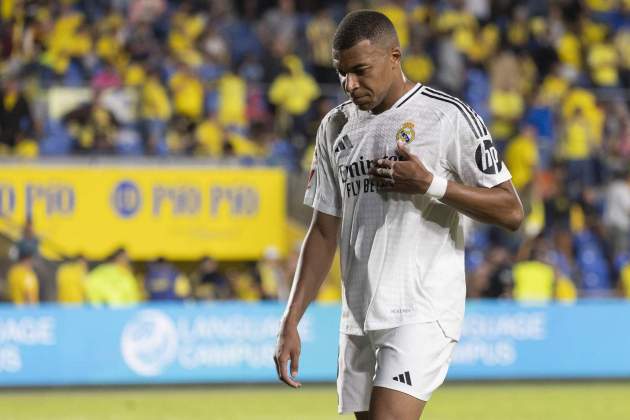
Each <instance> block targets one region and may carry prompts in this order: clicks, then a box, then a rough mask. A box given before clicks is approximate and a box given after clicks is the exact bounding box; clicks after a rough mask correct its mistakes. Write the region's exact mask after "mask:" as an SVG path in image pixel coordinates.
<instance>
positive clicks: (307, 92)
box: [269, 55, 320, 132]
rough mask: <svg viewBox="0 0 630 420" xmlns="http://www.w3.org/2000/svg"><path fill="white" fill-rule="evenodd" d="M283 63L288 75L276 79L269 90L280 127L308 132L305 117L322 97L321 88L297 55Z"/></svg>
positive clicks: (289, 56) (290, 56) (281, 75)
mask: <svg viewBox="0 0 630 420" xmlns="http://www.w3.org/2000/svg"><path fill="white" fill-rule="evenodd" d="M283 63H284V65H285V67H286V68H287V72H286V73H282V74H280V75H279V76H278V77H276V78H275V79H274V81H273V82H272V83H271V86H270V88H269V100H270V101H271V103H272V104H274V105H276V106H277V107H278V112H277V118H278V120H279V121H277V123H278V126H279V127H281V128H283V129H284V130H282V129H281V131H284V132H288V131H289V130H291V128H293V129H297V130H298V131H300V132H305V131H306V127H305V125H306V121H304V120H303V119H302V118H300V117H302V116H304V115H305V114H306V113H307V112H308V110H309V109H310V107H311V104H312V103H313V101H314V100H315V99H317V98H318V97H319V95H320V90H319V86H318V85H317V83H316V82H315V79H313V77H312V76H311V75H310V74H308V73H306V72H305V71H304V67H303V65H302V61H301V60H300V59H299V58H298V57H297V56H295V55H288V56H286V57H285V58H284V60H283Z"/></svg>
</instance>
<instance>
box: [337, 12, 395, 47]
mask: <svg viewBox="0 0 630 420" xmlns="http://www.w3.org/2000/svg"><path fill="white" fill-rule="evenodd" d="M365 39H368V40H370V42H372V43H377V42H382V41H385V40H394V41H395V43H396V44H398V36H397V35H396V29H395V28H394V24H393V23H392V21H391V20H389V18H388V17H387V16H385V15H384V14H382V13H380V12H376V11H374V10H356V11H354V12H350V13H348V14H347V15H346V16H345V17H344V18H343V19H342V20H341V22H340V23H339V26H337V31H335V37H334V38H333V49H334V50H337V51H341V50H347V49H348V48H352V47H354V46H355V45H356V44H357V43H359V42H361V41H363V40H365Z"/></svg>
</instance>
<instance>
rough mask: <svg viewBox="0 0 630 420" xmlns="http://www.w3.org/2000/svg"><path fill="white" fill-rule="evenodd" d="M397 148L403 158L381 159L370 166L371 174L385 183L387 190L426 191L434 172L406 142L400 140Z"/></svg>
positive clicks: (381, 182) (404, 191)
mask: <svg viewBox="0 0 630 420" xmlns="http://www.w3.org/2000/svg"><path fill="white" fill-rule="evenodd" d="M397 149H398V154H399V156H400V157H401V160H398V161H396V160H389V159H379V160H378V161H377V162H376V165H375V166H372V167H371V168H370V171H369V174H370V175H372V176H373V177H374V178H375V179H376V180H377V181H378V182H379V184H381V185H383V189H384V190H385V191H392V192H402V193H409V194H424V193H426V192H427V189H428V188H429V185H431V181H432V180H433V174H431V172H429V171H428V170H427V168H426V167H425V166H424V165H423V164H422V162H421V161H420V159H418V157H417V156H415V155H414V154H412V153H411V152H410V151H409V149H408V148H407V146H406V145H405V144H404V143H402V142H398V143H397Z"/></svg>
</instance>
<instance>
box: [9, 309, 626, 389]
mask: <svg viewBox="0 0 630 420" xmlns="http://www.w3.org/2000/svg"><path fill="white" fill-rule="evenodd" d="M283 309H284V308H283V306H282V305H281V304H273V303H257V304H247V303H211V304H190V305H188V304H184V305H179V304H161V305H142V306H137V307H133V308H124V309H123V308H121V309H106V308H89V307H74V308H68V307H60V306H54V305H42V306H40V307H37V308H15V307H13V306H9V305H6V306H0V386H3V387H19V386H49V385H79V384H87V385H101V384H144V383H151V384H155V383H165V384H166V383H213V382H216V383H229V382H234V383H245V382H269V381H275V380H276V374H275V368H274V364H273V360H272V355H273V350H274V346H275V341H276V334H277V328H278V324H279V320H280V317H281V315H282V312H283ZM628 319H630V303H628V302H622V301H597V302H585V303H580V304H577V305H559V304H552V305H545V306H523V305H519V304H516V303H513V302H503V303H502V302H472V303H469V304H468V306H467V314H466V321H465V324H464V335H463V337H462V339H461V341H460V343H459V344H458V345H457V347H456V350H455V353H454V355H453V362H452V365H451V369H450V371H449V380H458V379H468V380H472V379H474V380H483V379H524V378H527V379H546V378H605V377H608V378H618V377H630V335H629V334H624V332H623V330H622V329H620V328H619V327H618V326H617V325H619V324H620V323H625V322H626V320H628ZM338 320H339V307H338V306H337V305H314V306H313V307H311V308H310V309H309V310H308V311H307V313H306V315H305V317H304V319H303V321H302V322H301V324H300V335H301V339H302V345H303V348H302V354H301V360H300V373H299V376H298V377H299V379H300V380H302V381H333V380H334V379H335V377H336V370H337V367H336V359H337V342H338V333H337V331H338Z"/></svg>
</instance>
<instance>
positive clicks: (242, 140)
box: [0, 0, 630, 300]
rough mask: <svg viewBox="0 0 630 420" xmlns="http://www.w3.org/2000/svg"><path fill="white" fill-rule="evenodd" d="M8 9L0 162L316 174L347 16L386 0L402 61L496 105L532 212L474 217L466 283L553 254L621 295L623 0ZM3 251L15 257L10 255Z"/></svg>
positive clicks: (488, 292) (628, 91) (626, 9)
mask: <svg viewBox="0 0 630 420" xmlns="http://www.w3.org/2000/svg"><path fill="white" fill-rule="evenodd" d="M0 6H1V7H0V80H1V84H0V156H2V157H3V158H4V159H14V160H15V159H25V160H28V159H38V158H39V159H45V158H49V157H60V156H61V157H64V158H67V159H70V160H72V159H80V158H81V157H83V158H84V157H85V156H89V157H100V156H116V157H123V156H124V157H136V158H140V157H144V156H153V157H155V159H166V158H172V157H185V158H188V159H190V160H191V161H192V160H193V159H199V158H213V159H216V160H223V159H228V158H230V159H236V160H237V161H240V162H241V163H242V164H244V165H247V164H250V163H251V162H253V161H256V162H263V163H264V164H265V165H268V166H278V167H281V168H283V169H284V170H285V171H287V172H288V173H290V174H296V175H298V176H296V177H291V178H296V179H297V178H299V179H303V178H305V177H306V175H301V173H306V172H308V170H309V165H310V161H311V156H312V153H313V140H314V137H315V136H314V133H315V130H316V128H317V126H318V124H319V121H320V119H321V117H322V115H323V114H324V113H325V112H326V111H327V110H328V109H330V107H331V106H333V105H334V104H337V103H340V102H341V101H342V100H343V99H344V98H343V94H342V92H341V89H339V87H338V84H337V81H336V75H335V72H334V69H333V68H332V64H331V54H330V41H331V38H332V35H333V32H334V28H335V26H336V23H337V22H338V21H339V20H340V19H341V17H342V16H343V15H344V14H345V13H346V12H347V11H349V10H351V9H355V8H361V7H373V8H376V9H378V10H380V11H382V12H383V13H385V14H386V15H387V16H388V17H389V18H390V19H391V20H392V21H393V22H394V24H395V26H396V29H397V31H398V34H399V37H400V41H401V45H402V46H403V48H404V49H405V58H404V62H403V67H404V69H405V71H406V73H407V74H408V76H409V77H410V78H411V79H413V80H415V81H418V82H422V83H427V84H429V85H432V86H435V87H438V88H440V89H443V90H445V91H447V92H449V93H451V94H453V95H456V96H458V97H460V98H462V99H464V100H465V101H467V102H468V103H469V104H470V105H471V106H472V107H474V108H475V109H476V110H477V111H478V112H479V114H480V115H481V116H482V117H483V118H484V119H485V121H486V123H487V125H488V127H490V129H491V132H492V134H493V137H494V140H495V142H496V143H497V145H498V148H499V149H500V150H501V152H502V153H503V156H504V159H505V160H506V162H507V164H508V166H509V167H510V169H511V171H512V175H513V177H514V179H513V181H514V185H515V186H516V188H517V189H518V191H519V193H520V195H521V197H522V199H523V202H524V205H525V208H526V211H527V214H528V216H527V220H526V222H525V223H524V226H523V227H522V229H521V230H520V231H519V232H518V233H517V234H508V233H506V232H504V231H501V230H499V229H497V228H490V227H487V226H482V225H477V224H472V225H471V228H470V230H471V233H470V235H469V238H470V239H469V241H468V245H467V248H468V252H469V254H468V257H467V272H468V278H469V281H468V283H469V284H468V286H469V287H468V290H469V292H468V293H469V296H470V297H504V298H509V297H511V296H512V290H513V288H514V287H515V284H516V283H515V281H516V277H518V276H520V274H518V273H520V272H522V271H523V267H534V268H532V269H535V267H542V265H540V264H544V265H545V267H548V266H549V267H552V271H553V272H554V273H555V274H554V275H555V278H556V281H555V286H554V287H555V290H554V291H552V292H549V293H551V295H552V296H555V297H556V298H559V299H561V298H563V297H565V298H566V297H567V296H569V298H570V297H571V296H573V295H575V294H577V295H579V296H584V297H589V296H597V297H601V296H626V297H630V289H629V288H628V286H627V285H628V284H630V282H629V281H628V276H629V275H628V273H630V258H628V255H629V253H630V222H629V221H630V177H629V174H630V110H629V109H628V104H629V100H630V20H629V16H630V2H629V1H625V0H623V1H619V2H611V1H602V0H584V1H571V0H556V1H549V2H546V1H536V0H529V1H526V2H522V1H520V2H517V1H502V2H490V1H489V0H477V1H463V0H452V1H444V0H439V1H421V0H398V1H374V2H360V1H349V2H333V1H309V2H296V1H294V0H279V1H278V2H274V1H258V2H256V1H246V0H244V1H234V2H231V1H227V0H215V1H212V2H207V1H167V0H117V1H102V0H98V1H97V0H90V1H87V0H86V1H82V0H62V1H36V0H3V1H0ZM290 181H291V180H290ZM300 185H303V184H300ZM293 189H298V190H299V188H295V186H294V187H293ZM295 197H298V198H295ZM292 199H293V200H294V201H295V200H298V201H299V193H296V194H293V197H292ZM289 207H291V203H289ZM16 249H17V248H16ZM533 254H535V258H534V257H532V255H533ZM287 260H288V261H286V262H282V264H280V263H279V262H278V261H277V255H276V254H275V253H274V251H273V250H269V252H268V253H266V255H265V258H263V260H262V261H259V262H251V261H243V262H240V263H231V264H219V267H220V268H217V267H215V266H214V265H215V263H214V261H213V260H212V259H209V258H205V259H204V260H203V261H202V262H201V263H200V264H201V266H200V267H199V268H197V267H193V266H192V264H191V263H189V264H188V265H186V266H184V267H183V268H182V269H183V270H184V271H186V272H187V273H186V274H190V277H191V278H192V282H191V283H192V288H191V287H190V286H187V287H186V288H185V291H186V293H185V294H186V295H187V296H190V297H191V298H197V299H215V298H217V299H231V298H236V299H245V300H258V299H263V298H264V299H276V298H278V296H280V298H284V297H286V293H287V292H286V290H287V285H288V283H289V282H290V278H291V272H292V266H294V264H295V261H291V257H288V258H287ZM534 260H535V261H538V262H539V265H536V264H531V263H532V262H533V261H534ZM18 263H19V262H16V263H15V264H18ZM92 263H94V262H92ZM526 263H530V264H529V265H526ZM138 264H140V262H137V263H136V268H137V267H138ZM2 265H3V269H2V270H0V271H1V272H2V273H5V272H6V271H7V270H8V268H9V267H8V266H9V265H11V263H10V262H9V261H8V260H4V263H3V264H2ZM35 265H36V266H37V264H35ZM92 265H94V264H92ZM513 267H514V268H515V270H512V268H513ZM217 270H219V271H221V273H218V272H217V273H215V274H212V273H213V272H215V271H217ZM36 271H37V267H36ZM140 271H142V272H143V271H144V269H141V270H140ZM513 271H517V272H518V273H517V272H514V273H513ZM4 277H6V276H4ZM171 277H173V279H175V278H176V277H177V275H175V274H172V275H171ZM42 281H43V280H42ZM138 281H139V283H141V280H138ZM516 282H517V281H516ZM53 283H54V281H53ZM173 284H174V283H173ZM226 284H229V287H226ZM624 285H626V286H624ZM173 287H174V286H173ZM517 287H518V288H519V293H525V294H526V292H523V291H522V290H521V289H522V287H524V286H523V285H522V284H520V285H518V286H517ZM41 289H42V290H44V291H46V290H51V289H50V288H49V287H48V288H47V287H46V286H45V285H43V287H42V288H41ZM567 290H568V291H567ZM572 290H577V291H576V292H573V291H572ZM182 293H183V292H182ZM156 295H160V294H159V293H158V294H156ZM166 295H169V294H168V293H166ZM172 295H173V296H177V299H180V298H182V294H181V293H175V292H173V293H172ZM326 295H327V296H329V295H330V294H329V293H327V294H326ZM54 296H55V295H54V294H53V293H52V292H51V293H48V294H46V296H45V297H46V299H47V300H51V299H54ZM147 296H148V295H146V294H145V295H144V297H145V298H146V297H147ZM160 296H163V295H160ZM328 298H331V297H330V296H329V297H328ZM334 298H335V295H334V294H332V299H334ZM547 298H548V296H546V297H545V299H547Z"/></svg>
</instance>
